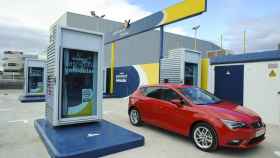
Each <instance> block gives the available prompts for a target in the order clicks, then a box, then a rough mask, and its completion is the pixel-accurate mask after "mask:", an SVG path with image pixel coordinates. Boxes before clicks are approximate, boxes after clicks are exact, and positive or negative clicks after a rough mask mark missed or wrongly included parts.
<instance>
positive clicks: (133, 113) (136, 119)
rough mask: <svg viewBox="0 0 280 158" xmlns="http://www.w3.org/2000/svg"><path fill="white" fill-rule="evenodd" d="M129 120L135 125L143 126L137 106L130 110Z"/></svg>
mask: <svg viewBox="0 0 280 158" xmlns="http://www.w3.org/2000/svg"><path fill="white" fill-rule="evenodd" d="M129 120H130V123H131V124H132V125H133V126H141V125H142V120H141V116H140V112H139V110H138V109H137V108H132V109H130V110H129Z"/></svg>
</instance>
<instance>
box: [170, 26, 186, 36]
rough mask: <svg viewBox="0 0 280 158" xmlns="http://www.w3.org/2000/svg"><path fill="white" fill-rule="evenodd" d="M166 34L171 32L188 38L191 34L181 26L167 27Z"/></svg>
mask: <svg viewBox="0 0 280 158" xmlns="http://www.w3.org/2000/svg"><path fill="white" fill-rule="evenodd" d="M165 31H166V32H170V33H175V34H178V35H183V36H187V35H188V34H189V33H188V32H187V31H186V29H184V28H183V27H180V26H174V27H167V28H166V29H165Z"/></svg>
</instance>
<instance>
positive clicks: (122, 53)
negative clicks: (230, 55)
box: [59, 12, 220, 67]
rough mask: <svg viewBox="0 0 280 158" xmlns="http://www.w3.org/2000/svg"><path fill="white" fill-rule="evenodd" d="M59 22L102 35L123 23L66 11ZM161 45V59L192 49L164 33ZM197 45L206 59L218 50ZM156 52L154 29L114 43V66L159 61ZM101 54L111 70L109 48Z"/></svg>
mask: <svg viewBox="0 0 280 158" xmlns="http://www.w3.org/2000/svg"><path fill="white" fill-rule="evenodd" d="M59 23H62V24H64V23H65V24H66V25H67V26H69V27H76V28H80V29H87V30H92V31H97V32H103V33H105V32H113V31H115V30H118V29H120V28H122V23H119V22H115V21H111V20H106V19H99V18H96V17H91V16H84V15H79V14H75V13H69V12H67V13H66V14H65V15H64V16H62V17H61V18H60V20H59ZM164 42H165V44H164V45H165V48H164V56H167V54H168V51H169V50H172V49H176V48H186V49H193V48H194V39H193V38H191V37H187V36H181V35H176V34H172V33H165V38H164ZM197 43H198V51H200V52H202V53H203V54H202V56H205V54H206V53H207V52H208V51H211V50H219V49H220V47H218V46H217V45H215V44H213V43H211V42H208V41H204V40H198V42H197ZM159 51H160V33H159V31H157V30H154V31H148V32H145V33H142V34H139V35H136V36H132V37H129V38H127V39H124V40H121V41H117V42H116V57H115V66H116V67H121V66H129V65H137V64H146V63H155V62H159ZM104 53H105V67H110V59H111V45H106V46H105V49H104Z"/></svg>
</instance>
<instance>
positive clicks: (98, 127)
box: [35, 119, 144, 158]
mask: <svg viewBox="0 0 280 158" xmlns="http://www.w3.org/2000/svg"><path fill="white" fill-rule="evenodd" d="M35 128H36V130H37V132H38V134H39V135H40V137H41V139H42V141H43V142H44V144H45V145H46V147H47V150H48V152H49V154H50V156H51V157H52V158H94V157H100V156H105V155H108V154H112V153H116V152H120V151H124V150H128V149H132V148H136V147H140V146H143V145H144V137H143V136H141V135H138V134H136V133H134V132H131V131H129V130H127V129H124V128H122V127H119V126H117V125H114V124H112V123H110V122H108V121H105V120H102V121H100V122H95V123H87V124H79V125H71V126H62V127H52V126H51V125H50V124H49V123H48V122H47V121H46V120H45V119H39V120H36V121H35Z"/></svg>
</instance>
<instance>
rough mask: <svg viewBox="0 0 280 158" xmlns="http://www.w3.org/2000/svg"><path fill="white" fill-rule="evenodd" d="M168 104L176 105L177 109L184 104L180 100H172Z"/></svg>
mask: <svg viewBox="0 0 280 158" xmlns="http://www.w3.org/2000/svg"><path fill="white" fill-rule="evenodd" d="M170 102H171V103H173V104H175V105H177V106H178V107H182V106H183V104H184V102H183V101H182V100H181V99H172V100H171V101H170Z"/></svg>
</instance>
